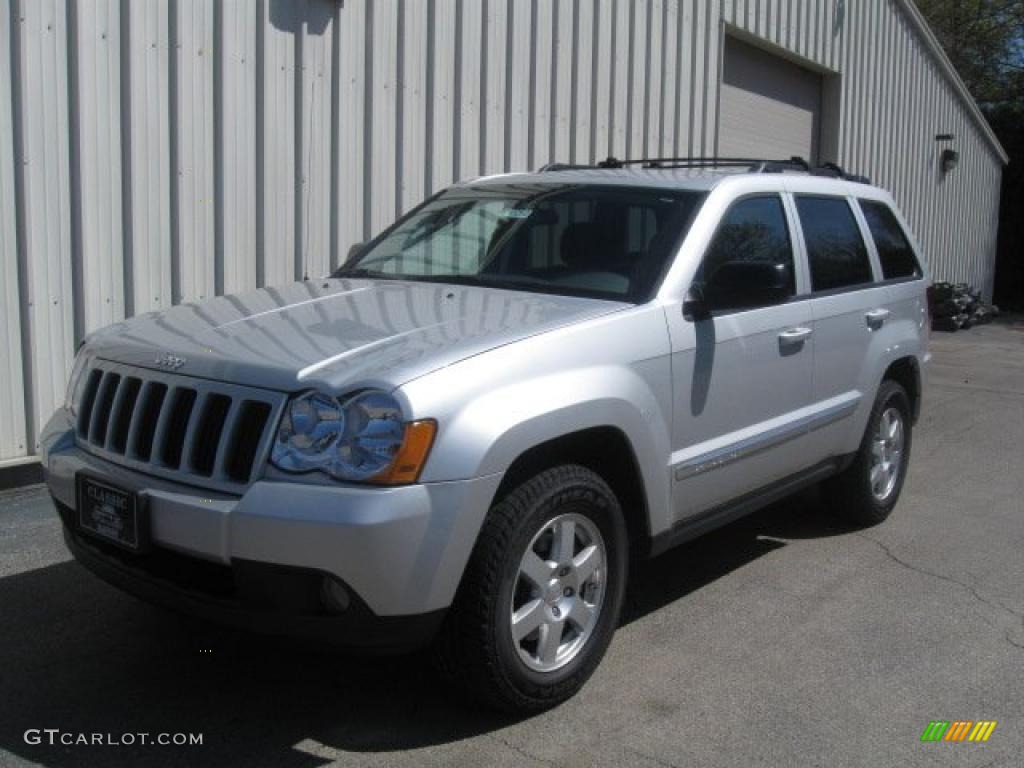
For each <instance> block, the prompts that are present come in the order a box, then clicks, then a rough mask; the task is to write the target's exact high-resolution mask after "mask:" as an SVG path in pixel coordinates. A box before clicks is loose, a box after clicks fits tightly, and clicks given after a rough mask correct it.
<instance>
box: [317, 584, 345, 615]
mask: <svg viewBox="0 0 1024 768" xmlns="http://www.w3.org/2000/svg"><path fill="white" fill-rule="evenodd" d="M320 602H321V603H322V604H323V606H324V608H326V609H327V611H328V612H329V613H344V612H345V611H347V610H348V606H349V604H350V602H351V600H350V599H349V596H348V590H347V589H345V587H344V586H342V584H341V582H339V581H338V580H337V579H335V578H334V577H333V576H324V580H323V582H322V583H321V584H320Z"/></svg>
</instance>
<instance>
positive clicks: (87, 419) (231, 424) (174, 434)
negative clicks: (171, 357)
mask: <svg viewBox="0 0 1024 768" xmlns="http://www.w3.org/2000/svg"><path fill="white" fill-rule="evenodd" d="M83 375H84V376H85V377H86V378H85V385H84V387H83V389H82V394H81V397H80V399H79V403H78V414H77V419H76V424H75V425H76V432H77V437H78V444H79V445H80V446H81V447H82V448H84V449H86V450H88V451H89V452H90V453H93V454H95V455H97V456H100V457H102V458H104V459H107V460H109V461H113V462H115V463H117V464H121V465H124V466H126V467H130V468H132V469H138V470H140V471H143V472H148V473H150V474H155V475H160V476H163V477H168V478H170V479H173V480H176V481H179V482H187V483H190V484H192V485H200V486H204V487H209V488H216V489H219V490H227V491H238V490H240V489H241V488H242V487H244V486H245V485H247V484H248V483H250V482H251V481H252V480H253V479H254V475H255V473H256V471H257V469H258V468H259V467H260V466H261V464H262V463H263V461H264V460H265V459H266V454H267V451H269V448H270V442H271V440H272V439H273V435H272V434H271V432H272V428H273V426H274V424H275V423H276V421H277V416H278V415H279V411H280V408H281V407H282V406H283V404H284V400H285V396H284V395H283V394H281V393H279V392H273V391H270V390H262V389H254V388H252V387H242V386H237V385H234V384H225V383H221V382H215V381H207V380H206V379H195V378H190V377H188V376H179V375H176V374H169V373H163V372H159V371H150V370H147V369H145V368H136V367H132V366H127V365H121V364H119V363H111V362H107V361H105V360H98V361H96V362H95V363H94V364H93V367H92V368H91V369H90V370H89V371H87V372H86V373H84V374H83Z"/></svg>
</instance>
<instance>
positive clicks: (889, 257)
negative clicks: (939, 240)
mask: <svg viewBox="0 0 1024 768" xmlns="http://www.w3.org/2000/svg"><path fill="white" fill-rule="evenodd" d="M860 209H861V210H862V211H864V218H865V219H866V220H867V222H868V229H869V230H870V231H871V238H872V239H873V240H874V241H875V248H876V249H877V250H878V260H879V261H880V262H882V275H883V276H884V277H885V279H886V280H892V279H894V278H900V277H920V276H921V265H920V264H918V263H917V257H916V256H915V255H914V249H913V248H911V247H910V241H909V240H907V235H906V233H904V231H903V227H901V226H900V223H899V221H897V220H896V215H895V214H894V213H893V212H892V210H891V209H890V208H889V206H888V205H886V204H885V203H879V202H875V201H873V200H861V201H860Z"/></svg>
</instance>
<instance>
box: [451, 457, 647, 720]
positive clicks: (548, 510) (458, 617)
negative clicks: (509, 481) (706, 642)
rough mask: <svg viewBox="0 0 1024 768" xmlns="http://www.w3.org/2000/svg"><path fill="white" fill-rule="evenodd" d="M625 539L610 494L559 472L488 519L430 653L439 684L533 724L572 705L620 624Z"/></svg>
mask: <svg viewBox="0 0 1024 768" xmlns="http://www.w3.org/2000/svg"><path fill="white" fill-rule="evenodd" d="M626 569H627V538H626V528H625V523H624V522H623V518H622V511H621V509H620V507H619V503H618V500H617V499H616V497H615V494H614V493H613V492H612V490H611V489H610V488H609V487H608V485H607V484H606V483H605V482H604V480H602V479H601V478H600V477H599V476H598V475H596V474H595V473H594V472H592V471H590V470H588V469H586V468H584V467H580V466H574V465H566V466H562V467H556V468H554V469H549V470H547V471H545V472H542V473H540V474H538V475H537V476H535V477H534V478H532V479H531V480H528V481H527V482H525V483H523V484H522V485H520V486H519V487H517V488H515V489H513V490H512V491H511V492H510V493H508V494H507V495H505V496H504V498H502V499H501V500H500V501H499V502H498V503H497V504H496V505H495V506H494V507H493V508H492V509H491V511H490V513H489V514H488V516H487V519H486V521H485V523H484V527H483V530H482V531H481V533H480V537H479V539H478V541H477V545H476V547H475V548H474V551H473V554H472V556H471V558H470V562H469V564H468V565H467V568H466V573H465V575H464V577H463V581H462V584H461V585H460V587H459V592H458V594H457V596H456V599H455V602H454V604H453V605H452V609H451V611H450V612H449V615H448V617H447V619H446V622H445V626H444V628H443V629H442V633H441V637H440V638H439V639H438V643H437V645H436V649H435V650H436V654H435V656H436V659H437V662H438V667H439V669H440V671H441V672H442V674H443V675H444V676H445V677H446V678H448V679H449V681H451V682H453V683H455V684H456V685H458V686H459V687H461V688H463V689H466V690H468V692H469V693H471V694H472V695H473V696H475V697H476V698H478V699H482V700H484V701H485V702H487V703H489V704H491V705H493V706H496V707H498V708H500V709H504V710H508V711H515V712H536V711H540V710H543V709H547V708H548V707H551V706H554V705H555V704H558V703H559V702H561V701H564V700H565V699H567V698H569V697H570V696H572V695H573V694H575V693H576V692H577V691H578V690H579V689H580V688H581V687H582V686H583V684H584V683H585V682H586V681H587V679H588V678H589V677H590V675H591V674H592V673H593V671H594V669H595V668H596V667H597V665H598V663H599V662H600V660H601V658H602V656H604V653H605V650H606V649H607V647H608V643H609V642H610V641H611V638H612V635H613V634H614V632H615V628H616V626H617V624H618V620H619V613H620V611H621V606H622V598H623V594H624V591H625V582H626Z"/></svg>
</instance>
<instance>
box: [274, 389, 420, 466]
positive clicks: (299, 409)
mask: <svg viewBox="0 0 1024 768" xmlns="http://www.w3.org/2000/svg"><path fill="white" fill-rule="evenodd" d="M435 427H436V425H435V423H434V422H433V421H430V420H426V421H413V422H405V421H403V419H402V409H401V407H400V406H399V404H398V401H397V400H395V398H393V397H392V396H391V395H389V394H388V393H386V392H380V391H376V390H369V391H366V392H361V393H358V394H356V395H353V396H351V397H347V398H337V397H334V396H333V395H329V394H325V393H323V392H307V393H305V394H303V395H299V396H298V397H295V398H293V399H292V400H291V401H290V402H289V403H288V405H287V407H286V408H285V412H284V416H283V418H282V419H281V426H280V428H279V430H278V433H277V437H276V438H275V440H274V448H273V450H272V451H271V456H270V460H271V462H272V463H273V464H274V465H275V466H276V467H278V468H279V469H283V470H285V471H286V472H309V471H313V470H319V471H321V472H326V473H327V474H329V475H330V476H331V477H335V478H338V479H339V480H355V481H363V482H370V483H379V484H385V485H399V484H402V483H414V482H416V479H417V478H418V477H419V474H420V470H421V469H422V468H423V463H424V462H425V461H426V458H427V453H428V452H429V451H430V445H431V443H432V442H433V439H434V431H435Z"/></svg>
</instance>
